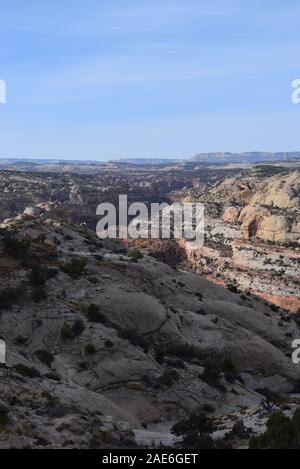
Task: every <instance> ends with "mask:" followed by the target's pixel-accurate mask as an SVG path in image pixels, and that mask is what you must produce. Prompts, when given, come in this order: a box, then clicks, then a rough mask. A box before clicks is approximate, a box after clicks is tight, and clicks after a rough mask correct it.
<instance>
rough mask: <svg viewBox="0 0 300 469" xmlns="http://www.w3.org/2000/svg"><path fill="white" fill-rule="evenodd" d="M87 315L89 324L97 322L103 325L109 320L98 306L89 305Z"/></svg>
mask: <svg viewBox="0 0 300 469" xmlns="http://www.w3.org/2000/svg"><path fill="white" fill-rule="evenodd" d="M86 314H87V317H88V320H89V322H96V323H101V324H106V323H107V318H106V316H105V315H104V314H103V313H101V311H100V307H99V306H98V305H94V304H91V305H89V306H88V308H87V313H86Z"/></svg>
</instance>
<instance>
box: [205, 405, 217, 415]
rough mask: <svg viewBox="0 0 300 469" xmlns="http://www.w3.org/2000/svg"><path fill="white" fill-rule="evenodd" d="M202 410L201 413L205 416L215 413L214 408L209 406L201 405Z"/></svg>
mask: <svg viewBox="0 0 300 469" xmlns="http://www.w3.org/2000/svg"><path fill="white" fill-rule="evenodd" d="M202 410H203V412H205V413H206V414H214V413H215V411H216V409H215V408H214V406H213V405H211V404H203V406H202Z"/></svg>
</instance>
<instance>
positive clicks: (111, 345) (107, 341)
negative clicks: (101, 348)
mask: <svg viewBox="0 0 300 469" xmlns="http://www.w3.org/2000/svg"><path fill="white" fill-rule="evenodd" d="M104 345H105V347H106V348H113V346H114V343H113V342H112V341H111V340H106V341H105V342H104Z"/></svg>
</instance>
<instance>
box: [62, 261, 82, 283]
mask: <svg viewBox="0 0 300 469" xmlns="http://www.w3.org/2000/svg"><path fill="white" fill-rule="evenodd" d="M86 265H87V261H86V260H85V259H80V258H77V259H72V261H71V262H69V263H67V264H65V265H63V266H62V267H61V270H62V271H63V272H64V273H65V274H68V275H69V276H70V277H72V278H74V279H76V278H79V277H81V276H82V275H83V274H84V273H85V269H86Z"/></svg>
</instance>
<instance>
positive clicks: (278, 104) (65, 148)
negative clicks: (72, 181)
mask: <svg viewBox="0 0 300 469" xmlns="http://www.w3.org/2000/svg"><path fill="white" fill-rule="evenodd" d="M0 14H1V27H0V78H1V79H4V80H5V81H6V84H7V104H6V105H1V106H0V157H18V158H20V157H37V158H42V157H45V158H50V157H51V158H74V159H78V158H83V159H110V158H118V157H170V158H172V157H175V158H178V157H180V158H181V157H189V156H192V155H194V154H196V153H199V152H206V151H251V150H264V151H292V150H300V141H299V123H300V105H298V106H297V105H295V104H292V102H291V98H290V96H291V93H292V90H291V83H292V81H293V80H294V79H296V78H300V60H299V59H300V57H299V56H300V35H299V20H300V3H299V0H284V1H283V0H272V1H271V0H160V1H158V0H139V1H137V0H110V1H108V0H105V1H104V0H86V1H84V2H83V1H82V0H43V1H41V0H10V1H8V0H3V1H2V2H1V9H0Z"/></svg>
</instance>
